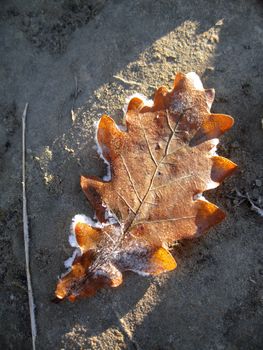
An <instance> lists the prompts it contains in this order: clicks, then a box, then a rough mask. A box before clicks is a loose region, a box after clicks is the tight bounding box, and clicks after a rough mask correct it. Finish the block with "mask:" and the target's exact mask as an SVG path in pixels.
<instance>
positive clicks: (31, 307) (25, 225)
mask: <svg viewBox="0 0 263 350" xmlns="http://www.w3.org/2000/svg"><path fill="white" fill-rule="evenodd" d="M27 108H28V103H26V105H25V109H24V112H23V115H22V188H23V228H24V247H25V258H26V277H27V293H28V303H29V312H30V322H31V334H32V348H33V350H35V349H36V335H37V330H36V318H35V310H34V309H35V305H34V298H33V290H32V284H31V274H30V267H29V265H30V261H29V229H28V216H27V199H26V115H27Z"/></svg>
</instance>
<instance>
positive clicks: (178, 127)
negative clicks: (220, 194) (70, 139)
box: [56, 73, 236, 301]
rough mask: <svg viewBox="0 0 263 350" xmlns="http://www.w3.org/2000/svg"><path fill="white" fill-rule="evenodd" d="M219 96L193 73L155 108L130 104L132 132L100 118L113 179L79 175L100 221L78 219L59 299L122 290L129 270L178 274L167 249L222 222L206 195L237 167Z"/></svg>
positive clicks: (158, 96)
mask: <svg viewBox="0 0 263 350" xmlns="http://www.w3.org/2000/svg"><path fill="white" fill-rule="evenodd" d="M214 94H215V92H214V90H213V89H204V88H203V85H202V82H201V80H200V78H199V77H198V76H197V75H196V74H195V73H188V74H186V75H185V74H182V73H178V74H177V75H176V78H175V81H174V87H173V89H172V90H171V91H169V90H167V88H165V87H160V88H159V89H158V90H157V91H156V93H155V96H154V101H153V104H152V106H149V105H146V104H145V103H144V101H143V99H142V98H140V97H134V98H132V99H131V100H130V102H129V104H128V107H127V112H126V115H125V123H126V127H127V130H126V131H122V130H120V129H119V128H118V126H117V125H116V124H115V122H114V121H113V119H112V118H110V117H109V116H107V115H103V116H102V117H101V119H100V121H99V124H98V130H97V142H98V145H99V148H100V151H101V152H102V156H103V157H104V159H105V160H106V161H107V162H108V163H109V164H110V167H111V179H110V181H105V180H101V179H99V178H97V177H88V176H82V177H81V187H82V189H83V191H84V193H85V195H86V196H87V198H88V200H89V202H90V203H91V205H92V206H93V207H94V209H95V211H96V217H97V218H98V222H97V223H94V222H92V221H91V220H90V219H88V218H85V217H84V216H83V215H82V216H81V215H77V216H76V217H75V219H74V223H73V226H72V231H73V232H72V234H73V236H72V237H71V238H72V239H71V241H74V242H73V243H74V244H73V245H74V246H75V247H77V252H76V253H75V255H74V256H73V258H72V266H71V269H70V271H69V272H68V273H67V274H66V275H64V276H63V277H62V278H61V279H60V280H59V282H58V284H57V289H56V298H57V300H61V299H65V298H68V299H69V300H71V301H73V300H75V299H76V298H78V297H83V296H91V295H94V294H95V293H96V291H97V290H98V289H100V288H103V287H106V286H110V287H117V286H118V285H120V284H121V283H122V278H123V272H124V271H128V270H130V271H134V272H137V273H139V274H142V275H158V274H160V273H162V272H166V271H170V270H173V269H175V268H176V261H175V259H174V257H173V256H172V255H171V253H170V252H169V250H168V246H169V244H172V243H173V242H174V241H176V240H181V239H191V238H194V237H196V236H199V235H200V234H202V233H204V232H206V231H207V230H208V229H209V228H210V227H212V226H214V225H216V224H217V223H219V222H220V221H221V220H223V219H224V217H225V214H224V213H223V212H222V211H221V210H220V209H219V208H218V207H217V206H215V205H214V204H212V203H210V202H208V201H206V200H205V199H204V197H202V193H203V192H204V191H206V190H208V189H212V188H215V187H217V186H218V185H219V183H220V182H222V181H223V180H224V179H225V178H226V177H227V176H229V175H230V174H232V172H233V171H234V170H235V169H236V164H234V163H232V162H231V161H230V160H228V159H226V158H223V157H220V156H218V155H216V145H217V143H218V137H219V136H221V135H222V134H223V133H224V132H226V131H227V130H228V129H230V128H231V127H232V125H233V119H232V118H231V117H230V116H228V115H224V114H211V113H210V107H211V104H212V102H213V99H214Z"/></svg>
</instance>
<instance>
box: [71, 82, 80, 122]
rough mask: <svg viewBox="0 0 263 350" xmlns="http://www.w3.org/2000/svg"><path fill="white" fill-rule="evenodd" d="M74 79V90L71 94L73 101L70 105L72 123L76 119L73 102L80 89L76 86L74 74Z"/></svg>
mask: <svg viewBox="0 0 263 350" xmlns="http://www.w3.org/2000/svg"><path fill="white" fill-rule="evenodd" d="M74 80H75V91H74V94H73V96H72V97H73V103H72V107H71V119H72V122H73V123H74V122H75V120H76V117H77V116H76V113H75V112H74V109H75V103H76V100H77V98H78V96H79V94H80V93H81V90H80V89H79V88H78V78H77V77H76V76H74Z"/></svg>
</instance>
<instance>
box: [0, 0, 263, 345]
mask: <svg viewBox="0 0 263 350" xmlns="http://www.w3.org/2000/svg"><path fill="white" fill-rule="evenodd" d="M0 11H1V14H0V43H1V45H0V50H1V55H0V57H1V65H0V77H1V94H0V111H1V119H0V190H1V196H0V252H1V262H0V277H1V284H0V300H1V302H0V319H1V322H0V348H1V349H30V346H31V340H30V328H29V324H30V323H29V316H28V315H29V314H28V306H27V292H26V278H25V272H24V271H25V269H24V252H23V233H22V214H21V115H22V111H23V108H24V105H25V103H26V102H29V112H28V134H27V140H28V142H27V160H28V163H27V175H28V182H27V185H28V201H29V218H30V232H31V247H30V248H31V265H32V275H33V287H34V292H35V302H36V316H37V327H38V339H37V348H38V349H43V350H46V349H70V350H71V349H136V348H138V349H146V350H148V349H149V350H157V349H158V350H168V349H169V350H170V349H180V350H196V349H202V350H208V349H209V350H223V349H227V350H230V349H231V350H232V349H234V350H240V349H244V350H250V349H253V350H254V349H262V348H263V332H262V329H263V228H262V227H263V225H262V224H263V219H262V218H261V217H260V216H259V215H257V214H256V213H255V212H253V211H251V209H250V205H249V203H248V202H243V203H240V199H239V198H238V197H237V196H236V194H235V191H234V190H235V188H237V189H238V190H239V191H242V192H243V193H244V192H249V194H250V195H251V197H252V199H253V200H254V201H255V203H256V204H257V205H259V206H260V205H262V203H263V189H262V182H263V156H262V155H263V130H262V124H261V120H262V118H263V102H262V96H263V83H262V72H263V59H262V57H263V3H262V1H255V0H246V1H244V0H236V1H234V0H232V1H229V0H220V1H210V0H198V1H197V0H196V1H195V0H177V1H175V0H174V1H173V0H158V1H155V0H143V1H142V0H141V1H136V0H134V1H128V0H123V1H120V0H119V1H117V0H112V1H103V0H102V1H95V0H94V1H88V0H86V1H82V0H78V1H77V0H75V1H73V0H71V1H69V0H68V1H66V0H65V1H60V0H51V1H44V0H27V1H24V0H9V1H8V0H2V1H1V9H0ZM177 71H183V72H188V71H196V72H197V73H198V74H200V75H201V76H202V80H203V82H204V85H205V86H206V87H214V88H215V89H216V101H215V103H214V105H213V111H214V112H222V113H227V114H231V115H232V116H234V118H235V120H236V124H235V126H234V127H233V129H232V130H231V131H230V132H229V133H228V134H227V135H225V136H224V137H223V138H222V141H221V147H220V154H221V155H225V156H228V157H229V158H231V159H232V160H233V161H235V162H236V163H238V164H239V166H240V171H239V172H238V173H237V174H236V175H235V176H234V177H232V178H231V179H230V180H228V181H227V182H226V183H225V184H223V185H222V186H220V187H219V188H218V189H217V190H213V191H210V192H209V193H207V194H206V196H207V197H208V198H210V199H211V200H212V201H213V202H215V203H217V205H219V206H220V207H222V208H224V209H225V210H226V211H227V213H228V217H227V220H225V221H224V222H223V223H222V224H221V225H219V226H218V227H217V228H215V229H213V230H211V231H210V232H209V234H208V235H207V236H205V237H204V238H202V239H199V240H196V241H194V242H182V243H181V244H180V245H179V246H177V247H176V249H175V250H174V255H175V257H176V260H177V262H178V268H177V270H176V271H173V272H171V273H169V274H167V275H163V276H161V277H159V278H151V279H147V278H142V277H140V276H136V275H133V274H130V275H129V276H127V277H126V279H125V283H124V284H123V285H122V286H121V287H120V288H118V289H116V290H105V291H102V292H101V293H99V294H97V296H96V297H94V298H91V299H87V300H82V301H79V302H77V303H75V304H70V303H67V302H66V303H63V304H60V305H56V304H53V303H51V302H50V300H51V299H52V297H53V291H54V288H55V285H56V281H57V278H58V276H59V275H60V274H61V273H62V272H63V271H64V267H63V261H64V260H65V259H66V258H67V257H68V256H69V255H70V254H71V252H72V250H71V249H70V247H69V245H68V228H69V225H70V222H71V218H72V217H73V216H74V214H76V213H85V214H88V215H92V209H91V208H90V207H89V205H88V203H87V202H86V200H85V198H84V195H83V194H82V193H81V190H80V186H79V175H80V174H87V173H88V174H96V175H99V176H102V175H104V174H105V168H104V166H103V163H102V162H101V161H100V160H99V157H98V156H97V154H96V151H95V149H94V139H93V134H94V127H93V124H94V122H95V121H96V120H98V118H99V117H100V115H101V114H102V113H104V112H105V113H108V114H110V115H111V116H113V117H114V118H115V119H116V120H120V119H121V117H122V106H123V104H124V102H125V98H126V96H127V95H131V94H132V93H134V92H136V91H138V92H141V93H143V94H145V95H146V96H149V97H150V96H152V94H153V92H154V88H155V87H157V86H159V85H161V84H165V85H169V86H171V85H172V81H173V77H174V75H175V72H177ZM118 77H121V78H123V79H124V81H123V80H121V79H119V78H118ZM76 80H77V85H78V88H77V89H76V86H75V82H76ZM125 81H132V82H136V83H137V84H134V83H126V82H125ZM72 108H73V109H74V115H73V116H72V114H71V109H72Z"/></svg>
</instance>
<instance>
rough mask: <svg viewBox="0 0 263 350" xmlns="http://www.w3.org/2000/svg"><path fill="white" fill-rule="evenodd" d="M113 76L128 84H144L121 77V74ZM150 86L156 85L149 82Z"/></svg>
mask: <svg viewBox="0 0 263 350" xmlns="http://www.w3.org/2000/svg"><path fill="white" fill-rule="evenodd" d="M113 78H115V79H116V80H119V81H121V82H122V83H124V84H127V85H136V86H141V85H142V84H140V83H138V82H137V81H134V80H127V79H124V78H123V77H120V76H119V75H113ZM148 86H149V87H151V88H153V89H155V88H156V86H153V85H151V84H148Z"/></svg>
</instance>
